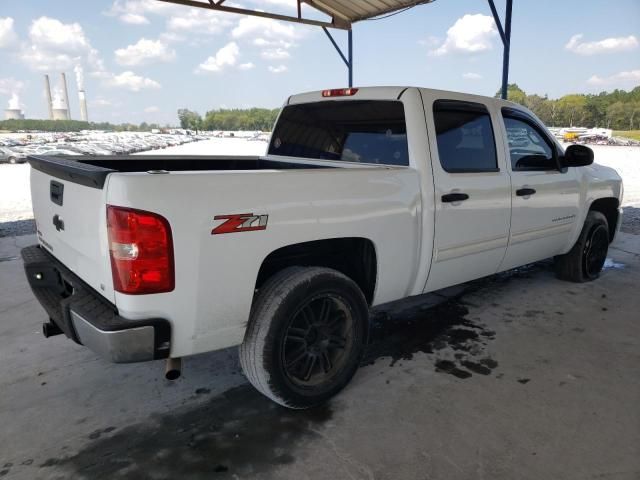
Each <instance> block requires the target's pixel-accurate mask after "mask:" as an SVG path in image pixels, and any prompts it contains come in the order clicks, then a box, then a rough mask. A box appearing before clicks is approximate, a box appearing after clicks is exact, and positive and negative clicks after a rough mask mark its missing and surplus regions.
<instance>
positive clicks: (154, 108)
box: [144, 105, 160, 113]
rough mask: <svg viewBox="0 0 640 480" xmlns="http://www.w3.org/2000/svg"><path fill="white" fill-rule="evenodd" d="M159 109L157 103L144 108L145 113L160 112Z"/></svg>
mask: <svg viewBox="0 0 640 480" xmlns="http://www.w3.org/2000/svg"><path fill="white" fill-rule="evenodd" d="M159 111H160V108H159V107H156V106H155V105H152V106H150V107H147V108H145V109H144V112H145V113H158V112H159Z"/></svg>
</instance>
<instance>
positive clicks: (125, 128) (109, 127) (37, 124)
mask: <svg viewBox="0 0 640 480" xmlns="http://www.w3.org/2000/svg"><path fill="white" fill-rule="evenodd" d="M154 128H160V126H159V125H158V124H155V123H146V122H142V123H141V124H133V123H121V124H117V125H116V124H113V123H109V122H83V121H81V120H37V119H22V120H2V121H0V130H9V131H12V132H15V131H19V130H25V131H27V130H35V131H41V132H79V131H81V130H105V131H109V132H148V131H150V130H151V129H154Z"/></svg>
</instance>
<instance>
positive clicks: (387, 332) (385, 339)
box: [363, 298, 498, 379]
mask: <svg viewBox="0 0 640 480" xmlns="http://www.w3.org/2000/svg"><path fill="white" fill-rule="evenodd" d="M468 313H469V310H468V308H467V307H466V306H465V305H464V304H463V303H462V302H461V300H460V299H458V298H451V299H449V300H447V299H446V298H443V299H441V301H440V303H439V304H437V305H435V306H425V307H416V308H413V309H410V310H408V311H404V312H400V313H395V314H390V313H388V312H384V311H382V312H377V313H376V314H375V315H374V316H373V319H372V323H371V331H370V341H369V346H368V348H367V353H366V355H365V358H364V361H363V365H370V364H372V363H374V362H375V361H376V360H377V359H379V358H385V357H389V358H391V364H390V365H391V366H393V365H395V364H396V363H397V362H399V361H401V360H411V359H413V357H414V354H416V353H418V352H423V353H427V354H435V355H436V360H435V364H434V367H435V370H436V372H439V373H447V374H450V375H453V376H455V377H457V378H461V379H466V378H470V377H472V376H473V375H474V374H478V375H489V374H491V372H492V371H493V369H494V368H496V367H497V366H498V362H496V361H495V360H493V359H491V358H489V357H487V356H486V355H485V354H484V350H485V346H486V344H487V342H488V341H489V340H491V339H493V338H494V337H495V332H493V331H491V330H488V329H487V328H486V327H485V326H483V325H481V324H478V323H475V322H473V321H471V320H469V319H467V318H466V316H467V314H468ZM445 351H446V352H447V355H448V356H447V358H438V356H439V355H440V354H441V353H442V354H444V353H445ZM450 353H453V355H449V354H450ZM451 356H452V357H453V358H449V357H451Z"/></svg>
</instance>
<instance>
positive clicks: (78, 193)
mask: <svg viewBox="0 0 640 480" xmlns="http://www.w3.org/2000/svg"><path fill="white" fill-rule="evenodd" d="M29 161H30V163H31V165H32V167H33V168H32V169H31V198H32V201H33V213H34V216H35V219H36V227H37V234H38V241H39V243H40V245H41V246H42V247H43V248H45V249H46V250H47V251H49V252H50V253H51V254H52V255H53V256H54V257H55V258H56V259H58V260H59V261H60V262H61V263H62V264H64V265H65V266H66V267H67V268H68V269H69V270H71V271H72V272H73V273H75V274H76V275H78V276H79V277H80V278H81V279H82V280H83V281H84V282H85V283H86V284H88V285H89V286H90V287H92V288H93V289H94V290H96V291H97V292H99V293H100V294H101V295H103V296H104V297H105V298H106V299H107V300H109V301H110V302H112V303H113V302H114V292H113V281H112V279H111V267H110V261H109V248H108V240H107V226H106V205H105V199H106V190H104V189H103V186H104V181H105V179H106V175H107V173H108V171H106V172H100V173H101V174H102V180H101V181H96V180H95V178H92V177H91V175H88V176H87V175H86V174H84V173H83V172H82V171H80V172H78V171H76V170H74V169H78V170H84V169H85V167H86V166H84V165H73V164H75V163H76V162H73V161H70V160H62V159H57V158H46V157H45V158H43V157H39V158H38V157H30V158H29ZM94 168H95V167H94ZM89 170H93V169H92V168H91V166H89ZM94 173H95V172H94Z"/></svg>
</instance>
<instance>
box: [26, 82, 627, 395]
mask: <svg viewBox="0 0 640 480" xmlns="http://www.w3.org/2000/svg"><path fill="white" fill-rule="evenodd" d="M29 162H30V164H31V167H32V169H31V194H32V198H33V209H34V213H35V218H36V222H37V236H38V245H35V246H32V247H28V248H26V249H25V250H24V251H23V258H24V263H25V269H26V274H27V276H28V279H29V282H30V285H31V287H32V289H33V292H34V293H35V295H36V297H37V298H38V300H39V301H40V302H41V304H42V305H43V307H44V309H45V310H46V312H47V314H48V317H49V318H50V320H49V321H47V322H46V323H45V324H44V333H45V335H47V336H49V335H53V334H57V333H64V334H66V336H67V337H69V338H71V339H72V340H74V341H75V342H78V343H80V344H82V345H85V346H86V347H88V348H90V349H92V350H93V351H95V352H97V353H99V354H101V355H103V356H104V357H106V358H107V359H109V360H111V361H114V362H138V361H145V360H153V359H161V358H167V359H169V360H168V365H170V366H172V367H171V368H172V369H175V368H177V364H178V363H179V359H180V358H181V357H185V356H188V355H194V354H198V353H201V352H207V351H212V350H217V349H223V348H227V347H231V346H235V345H240V360H241V364H242V368H243V370H244V373H245V374H246V376H247V378H248V379H249V381H250V382H251V383H252V384H253V385H254V386H255V387H256V388H257V389H258V390H259V391H260V392H262V393H263V394H265V395H266V396H268V397H270V398H271V399H273V400H274V401H276V402H278V403H280V404H282V405H285V406H287V407H291V408H306V407H310V406H313V405H316V404H318V403H320V402H323V401H325V400H326V399H328V398H329V397H331V396H332V395H334V394H336V393H337V392H338V391H340V390H341V389H342V388H343V387H344V386H345V385H346V384H347V383H348V382H349V380H350V379H351V377H352V376H353V375H354V373H355V371H356V369H357V367H358V364H359V362H360V360H361V357H362V354H363V351H364V349H365V346H366V342H367V331H368V328H369V325H368V318H369V308H370V307H372V306H375V305H379V304H383V303H386V302H391V301H394V300H398V299H401V298H403V297H408V296H412V295H419V294H422V293H425V292H429V291H433V290H438V289H441V288H444V287H448V286H450V285H454V284H459V283H462V282H467V281H469V280H473V279H476V278H479V277H483V276H487V275H492V274H495V273H496V272H500V271H503V270H507V269H512V268H514V267H517V266H520V265H524V264H527V263H530V262H535V261H538V260H542V259H545V258H549V257H554V258H555V265H556V269H557V274H558V276H559V277H560V278H563V279H567V280H571V281H576V282H584V281H589V280H593V279H595V278H597V277H598V274H599V272H600V271H601V269H602V267H603V264H604V261H605V257H606V255H607V250H608V246H609V243H610V242H611V241H612V240H613V238H614V235H615V232H616V231H617V229H618V227H619V224H620V220H621V213H620V209H619V207H620V202H621V196H622V184H621V179H620V177H619V176H618V175H617V173H616V172H615V171H614V170H612V169H610V168H606V167H603V166H599V165H596V164H593V152H592V151H591V150H590V149H588V148H587V147H584V146H581V145H572V146H569V147H568V148H567V149H566V150H564V149H563V147H562V146H561V145H560V144H559V143H558V142H557V141H556V140H555V139H554V137H553V136H552V135H551V134H550V133H549V131H548V130H547V129H546V128H545V126H544V125H543V124H542V123H541V122H540V120H538V119H537V118H536V117H535V116H534V115H533V114H532V113H531V112H529V111H528V110H527V109H525V108H523V107H521V106H519V105H516V104H513V103H510V102H507V101H503V100H498V99H494V98H486V97H480V96H475V95H467V94H461V93H453V92H445V91H437V90H429V89H423V88H403V87H372V88H359V89H358V88H349V89H336V90H325V91H319V92H312V93H304V94H300V95H294V96H292V97H290V98H289V99H288V100H287V101H286V103H285V105H284V106H283V108H282V111H281V113H280V115H279V118H278V120H277V122H276V124H275V126H274V129H273V133H272V136H271V140H270V143H269V146H268V151H267V153H266V155H264V156H260V157H220V156H183V157H180V156H133V157H121V156H107V157H74V158H73V159H62V158H55V157H43V156H31V157H29ZM172 369H170V370H169V374H171V373H175V370H172Z"/></svg>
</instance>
